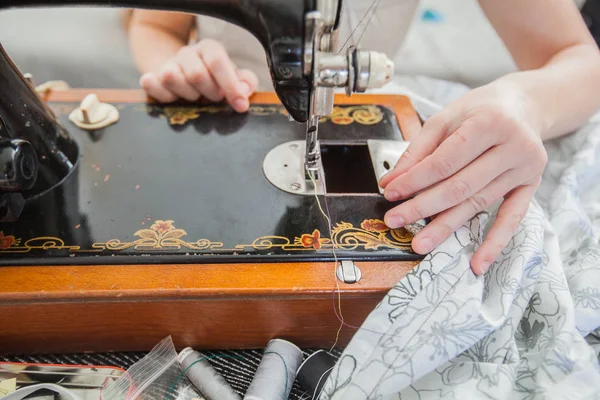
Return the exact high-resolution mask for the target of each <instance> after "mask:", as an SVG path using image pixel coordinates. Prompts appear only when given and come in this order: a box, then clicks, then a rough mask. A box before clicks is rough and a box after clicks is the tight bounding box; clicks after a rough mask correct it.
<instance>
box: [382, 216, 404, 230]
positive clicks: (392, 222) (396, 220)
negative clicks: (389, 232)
mask: <svg viewBox="0 0 600 400" xmlns="http://www.w3.org/2000/svg"><path fill="white" fill-rule="evenodd" d="M385 224H386V225H387V226H389V227H390V228H392V229H396V228H402V227H403V226H404V219H403V218H402V217H401V216H399V215H393V216H391V217H388V218H387V220H386V221H385Z"/></svg>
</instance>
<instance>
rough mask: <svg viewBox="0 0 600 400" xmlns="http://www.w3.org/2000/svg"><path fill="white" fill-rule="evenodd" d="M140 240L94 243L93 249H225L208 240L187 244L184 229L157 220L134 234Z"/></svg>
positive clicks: (171, 223)
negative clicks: (147, 227)
mask: <svg viewBox="0 0 600 400" xmlns="http://www.w3.org/2000/svg"><path fill="white" fill-rule="evenodd" d="M133 235H134V236H138V237H139V238H140V239H138V240H134V241H132V242H122V241H120V240H119V239H111V240H108V241H107V242H105V243H94V244H93V245H92V247H93V248H94V249H99V250H110V251H121V250H126V249H129V248H132V247H133V248H134V249H135V250H164V249H176V250H179V249H181V248H187V249H190V250H197V251H201V250H208V249H216V248H220V247H223V243H220V242H211V241H210V240H208V239H199V240H197V241H195V242H186V241H185V240H182V239H181V238H182V237H184V236H185V235H187V232H186V231H184V230H183V229H177V228H175V226H174V225H173V221H172V220H167V221H162V220H157V221H155V222H154V224H152V226H150V228H149V229H140V230H138V231H137V232H135V233H134V234H133Z"/></svg>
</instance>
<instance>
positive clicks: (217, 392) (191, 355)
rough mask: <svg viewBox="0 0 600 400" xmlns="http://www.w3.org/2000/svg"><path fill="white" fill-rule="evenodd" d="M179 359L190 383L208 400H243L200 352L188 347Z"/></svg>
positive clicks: (180, 354)
mask: <svg viewBox="0 0 600 400" xmlns="http://www.w3.org/2000/svg"><path fill="white" fill-rule="evenodd" d="M177 359H178V361H179V364H180V365H181V368H182V369H183V370H184V371H185V375H186V376H187V377H188V379H189V380H190V382H192V384H193V385H194V386H195V387H196V389H198V390H199V391H200V393H202V395H203V396H204V397H206V399H207V400H241V397H240V395H238V394H237V393H236V392H235V391H234V390H233V389H232V388H231V386H229V384H228V383H227V381H226V380H225V378H223V377H222V376H221V374H219V373H218V372H217V370H215V369H214V368H213V366H212V365H211V364H210V362H209V361H208V360H207V359H206V357H204V356H202V354H200V353H199V352H197V351H195V350H194V349H192V348H190V347H188V348H185V349H183V350H182V351H181V352H180V353H179V356H178V357H177Z"/></svg>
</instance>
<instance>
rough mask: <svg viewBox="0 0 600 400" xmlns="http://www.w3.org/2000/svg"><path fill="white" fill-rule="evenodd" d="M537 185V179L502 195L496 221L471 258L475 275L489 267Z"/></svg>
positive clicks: (502, 247)
mask: <svg viewBox="0 0 600 400" xmlns="http://www.w3.org/2000/svg"><path fill="white" fill-rule="evenodd" d="M538 185H539V181H538V182H536V183H535V184H530V185H526V186H519V187H518V188H516V189H515V190H513V191H511V192H510V193H509V194H508V195H506V196H505V197H504V202H503V203H502V205H501V206H500V208H499V209H498V214H497V215H496V221H494V224H493V225H492V227H491V229H490V231H489V232H488V234H487V237H486V238H485V240H484V242H483V244H482V245H481V247H479V249H477V251H476V252H475V254H474V255H473V258H471V268H472V269H473V272H474V273H475V274H476V275H482V274H484V273H485V272H486V271H487V270H488V269H489V268H490V266H491V265H492V264H493V263H494V262H495V261H496V259H497V258H498V256H499V255H500V253H501V252H502V250H503V249H504V248H505V247H506V245H507V244H508V242H509V241H510V239H511V238H512V237H513V235H514V234H515V232H516V231H517V229H518V228H519V225H520V224H521V221H522V220H523V217H524V216H525V214H526V213H527V210H528V209H529V204H530V203H531V199H532V198H533V195H534V194H535V191H536V190H537V187H538Z"/></svg>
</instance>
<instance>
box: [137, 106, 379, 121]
mask: <svg viewBox="0 0 600 400" xmlns="http://www.w3.org/2000/svg"><path fill="white" fill-rule="evenodd" d="M146 109H147V110H148V111H150V112H152V111H155V112H156V111H158V112H159V113H160V114H161V115H162V116H164V117H166V118H167V119H168V120H169V124H171V125H184V124H186V123H187V122H188V121H192V120H195V119H198V118H199V117H200V116H201V115H202V114H216V113H219V112H227V111H228V112H231V108H229V107H228V106H225V105H213V106H201V107H194V106H166V107H157V106H153V105H149V106H147V108H146ZM248 113H249V114H251V115H256V116H267V115H275V114H281V115H287V111H286V110H285V108H283V107H282V106H280V105H251V106H250V108H249V110H248ZM382 120H383V113H382V112H381V109H380V108H379V107H377V106H374V105H358V106H335V107H334V108H333V113H332V114H330V115H328V116H326V117H322V118H321V122H327V121H329V122H331V123H333V124H336V125H350V124H352V123H355V122H356V123H358V124H361V125H375V124H377V123H379V122H381V121H382Z"/></svg>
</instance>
